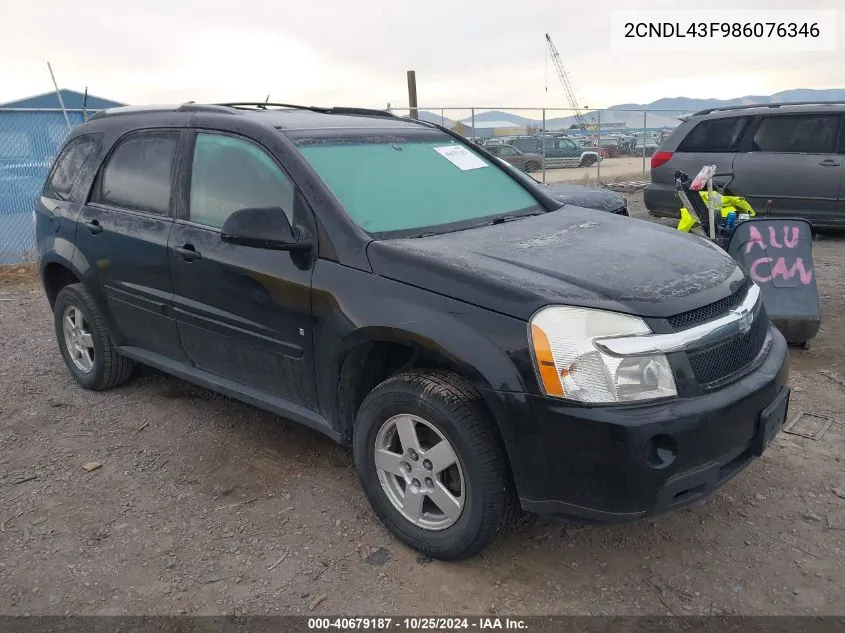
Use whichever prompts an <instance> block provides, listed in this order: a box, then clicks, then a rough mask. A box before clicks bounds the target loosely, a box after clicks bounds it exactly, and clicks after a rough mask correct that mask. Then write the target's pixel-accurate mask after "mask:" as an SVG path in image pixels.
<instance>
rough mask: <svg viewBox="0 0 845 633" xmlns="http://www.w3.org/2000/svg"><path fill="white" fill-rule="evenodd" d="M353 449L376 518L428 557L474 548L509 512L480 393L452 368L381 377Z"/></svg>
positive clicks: (501, 460)
mask: <svg viewBox="0 0 845 633" xmlns="http://www.w3.org/2000/svg"><path fill="white" fill-rule="evenodd" d="M353 452H354V456H355V466H356V468H357V471H358V476H359V478H360V480H361V484H362V485H363V487H364V492H365V493H366V495H367V498H368V499H369V501H370V504H371V505H372V507H373V510H374V511H375V513H376V514H377V515H378V517H379V519H381V521H382V522H383V523H384V524H385V526H387V528H388V529H389V530H390V531H391V532H392V533H393V534H394V535H395V536H396V537H397V538H399V539H400V540H401V541H403V542H404V543H406V544H407V545H409V546H411V547H413V548H414V549H417V550H419V551H420V552H422V553H424V554H426V555H428V556H431V557H433V558H439V559H443V560H460V559H464V558H468V557H470V556H473V555H475V554H477V553H478V552H480V551H481V550H483V549H484V548H486V547H487V546H489V545H490V544H491V543H492V542H493V541H494V540H495V538H496V537H497V536H498V535H499V534H500V533H501V532H502V531H504V530H505V529H506V528H507V527H508V526H509V525H510V523H511V521H512V520H513V515H514V512H515V508H516V498H515V494H514V492H513V487H512V485H511V481H510V476H509V472H508V468H507V464H506V459H505V455H504V450H503V448H502V445H501V441H500V440H499V437H498V435H497V431H496V429H495V427H494V426H493V422H492V421H491V420H490V419H489V415H488V414H487V411H486V409H485V407H484V404H483V400H482V398H481V395H480V394H479V393H478V391H477V390H475V389H474V388H473V387H471V386H470V385H469V384H468V383H466V382H465V381H464V380H463V379H462V378H460V377H459V376H457V375H456V374H453V373H450V372H444V371H434V372H425V371H410V372H407V373H404V374H400V375H398V376H394V377H393V378H389V379H388V380H386V381H384V382H383V383H381V384H380V385H379V386H378V387H376V388H375V389H374V390H373V391H372V392H371V393H370V394H369V395H368V396H367V398H366V399H365V400H364V403H363V404H362V405H361V409H360V410H359V412H358V415H357V418H356V421H355V429H354V435H353Z"/></svg>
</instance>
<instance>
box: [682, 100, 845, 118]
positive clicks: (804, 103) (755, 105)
mask: <svg viewBox="0 0 845 633" xmlns="http://www.w3.org/2000/svg"><path fill="white" fill-rule="evenodd" d="M809 105H820V106H825V105H845V101H785V102H783V103H750V104H746V105H735V106H716V107H715V108H705V109H704V110H699V111H698V112H693V114H692V115H691V116H701V115H704V114H710V113H711V112H723V111H729V110H753V109H754V108H758V109H760V108H782V107H784V106H809Z"/></svg>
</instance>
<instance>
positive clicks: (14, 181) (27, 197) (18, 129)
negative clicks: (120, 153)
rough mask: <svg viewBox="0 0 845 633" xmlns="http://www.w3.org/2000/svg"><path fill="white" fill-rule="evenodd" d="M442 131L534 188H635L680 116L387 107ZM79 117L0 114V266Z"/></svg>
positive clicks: (15, 247)
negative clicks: (517, 172)
mask: <svg viewBox="0 0 845 633" xmlns="http://www.w3.org/2000/svg"><path fill="white" fill-rule="evenodd" d="M390 110H391V112H393V113H394V114H396V115H398V116H409V115H413V116H416V117H418V118H420V119H423V120H426V121H430V122H433V123H437V124H439V125H443V126H444V127H447V128H449V129H451V130H454V131H456V132H458V133H459V134H461V135H463V136H465V137H467V138H468V139H470V140H472V141H474V142H476V143H479V144H482V145H484V146H485V148H486V149H488V150H489V151H490V152H491V153H493V154H494V155H496V156H499V157H500V158H501V159H502V160H504V161H507V162H508V163H510V164H512V165H513V166H514V167H516V168H518V169H521V170H523V171H525V172H528V173H530V174H531V175H533V176H534V177H535V178H536V179H537V180H540V181H542V182H548V183H554V182H575V183H586V184H591V183H592V184H599V183H601V184H604V185H610V184H611V183H615V184H617V185H620V186H625V187H633V188H638V187H642V186H644V185H645V183H646V182H647V181H648V179H649V168H650V165H651V160H650V157H651V155H652V154H653V153H654V152H655V151H656V150H657V148H658V147H659V146H660V143H661V142H662V141H663V139H664V138H665V137H666V135H667V134H669V133H670V132H671V130H672V129H673V128H674V127H676V126H677V125H679V124H680V122H681V117H683V116H684V115H685V114H688V113H684V112H676V111H664V110H647V111H645V110H636V109H626V108H613V109H607V110H573V109H562V108H504V107H440V106H437V107H419V108H417V110H416V112H414V113H412V112H411V111H410V110H408V109H407V108H404V109H402V108H390ZM85 114H86V113H85V112H83V111H79V110H70V111H68V112H67V117H68V119H67V120H66V119H65V115H64V114H63V112H62V111H61V110H33V109H3V108H0V264H8V263H16V262H20V261H25V260H26V259H29V258H32V257H33V256H34V247H35V239H34V234H33V223H32V218H33V210H34V208H35V202H36V198H37V196H38V193H39V192H40V191H41V188H42V185H43V183H44V179H45V178H46V176H47V172H48V171H49V169H50V165H51V163H52V161H53V160H54V158H55V155H56V152H57V151H58V150H59V148H60V147H61V144H62V142H63V141H64V139H65V138H66V137H67V134H68V132H69V126H73V125H78V124H79V123H82V122H83V120H84V119H85Z"/></svg>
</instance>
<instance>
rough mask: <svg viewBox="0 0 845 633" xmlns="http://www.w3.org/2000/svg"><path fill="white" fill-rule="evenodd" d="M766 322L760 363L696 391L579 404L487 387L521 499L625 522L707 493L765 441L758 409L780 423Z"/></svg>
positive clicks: (784, 364) (783, 389) (782, 389)
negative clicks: (649, 400)
mask: <svg viewBox="0 0 845 633" xmlns="http://www.w3.org/2000/svg"><path fill="white" fill-rule="evenodd" d="M771 330H772V338H773V344H772V347H771V348H770V351H769V353H768V356H767V357H766V359H765V360H764V361H763V363H762V364H760V366H759V367H757V369H755V370H754V371H753V372H751V373H749V374H747V375H745V376H743V377H742V378H741V379H739V380H737V381H736V382H734V383H731V384H728V385H726V386H724V387H722V388H720V389H718V390H716V391H713V392H710V393H707V394H706V395H701V396H697V397H691V398H676V399H673V400H668V401H664V402H661V403H656V404H647V405H614V406H583V405H581V406H579V405H575V404H572V403H568V402H564V401H561V400H557V399H554V398H547V397H542V396H534V395H528V394H517V393H505V392H496V391H488V392H487V393H486V394H485V396H486V399H487V401H488V403H490V404H491V407H492V408H493V409H494V411H493V412H494V415H495V416H496V417H497V419H498V420H499V423H500V427H501V428H502V429H503V436H504V437H505V443H506V445H507V449H508V456H509V458H510V462H511V468H512V471H513V475H514V479H515V482H516V486H517V490H518V493H519V496H520V502H521V504H522V507H523V508H524V509H525V510H528V511H529V512H535V513H538V514H544V515H553V516H556V517H558V518H562V519H567V520H574V521H577V522H589V523H595V522H600V523H604V522H624V521H630V520H635V519H638V518H641V517H644V516H650V515H655V514H659V513H661V512H665V511H668V510H673V509H676V508H679V507H681V506H684V505H687V504H689V503H692V502H694V501H696V500H699V499H702V498H704V497H706V496H707V495H709V494H710V493H712V492H713V491H714V490H715V489H716V488H718V487H719V486H720V485H722V484H723V483H724V482H726V481H727V480H728V479H730V478H731V477H732V476H734V475H735V474H736V473H738V472H739V471H740V470H742V469H743V468H744V467H745V466H747V465H748V464H749V463H750V462H751V461H752V460H753V459H754V458H755V457H757V456H758V455H759V453H761V452H762V450H763V449H764V448H765V443H763V442H761V439H760V438H761V418H766V419H768V418H770V417H772V415H770V413H771V412H769V411H767V412H766V415H761V414H762V413H763V412H764V410H766V409H767V408H768V409H773V408H777V411H775V412H774V414H775V415H776V416H777V417H778V420H777V421H776V425H775V427H774V432H777V430H779V428H780V427H779V425H780V424H782V422H783V418H784V416H785V407H786V406H787V405H788V398H789V387H788V386H787V381H788V377H789V366H788V357H787V346H786V341H785V340H784V338H783V336H782V335H781V334H780V332H778V331H777V330H776V329H775V328H771ZM773 403H774V404H773ZM778 403H779V404H780V406H779V407H775V404H778ZM502 416H506V417H502ZM769 430H772V429H771V428H770V429H769Z"/></svg>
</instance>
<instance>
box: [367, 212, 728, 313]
mask: <svg viewBox="0 0 845 633" xmlns="http://www.w3.org/2000/svg"><path fill="white" fill-rule="evenodd" d="M367 255H368V256H369V259H370V264H371V265H372V267H373V271H374V272H375V273H376V274H378V275H381V276H383V277H387V278H391V279H395V280H397V281H401V282H403V283H407V284H410V285H413V286H417V287H419V288H423V289H425V290H429V291H431V292H435V293H438V294H441V295H445V296H448V297H452V298H454V299H459V300H462V301H466V302H468V303H472V304H474V305H478V306H481V307H485V308H487V309H490V310H494V311H496V312H500V313H503V314H507V315H509V316H513V317H516V318H520V319H526V320H527V319H528V318H530V317H531V315H532V314H533V313H534V312H535V311H537V310H538V309H539V308H541V307H543V306H546V305H550V304H566V305H577V306H583V307H593V308H601V309H606V310H615V311H618V312H625V313H628V314H635V315H638V316H644V317H668V316H672V315H675V314H678V313H680V312H686V311H687V310H692V309H695V308H699V307H701V306H704V305H707V304H709V303H713V302H715V301H718V300H719V299H722V298H724V297H727V296H728V295H730V294H732V292H733V291H735V290H737V289H738V287H739V285H740V284H741V283H743V280H744V277H745V275H744V273H743V272H742V270H741V269H740V268H739V266H737V264H736V262H735V261H734V260H733V259H732V258H731V257H730V256H729V255H728V254H727V253H726V252H724V251H723V250H721V249H720V248H718V247H717V246H715V245H713V244H711V243H710V242H708V241H706V240H704V239H702V238H700V237H696V236H694V235H690V234H687V233H682V232H680V231H677V230H676V229H671V228H669V227H665V226H661V225H659V224H655V223H652V222H648V221H646V220H638V219H631V218H626V217H623V216H618V215H614V214H611V213H605V212H602V211H595V210H592V209H583V208H579V207H569V206H567V207H562V208H561V209H559V210H557V211H552V212H549V213H544V214H542V215H538V216H532V217H526V218H522V219H519V220H514V221H512V222H507V223H504V224H497V225H493V226H485V227H481V228H476V229H468V230H464V231H456V232H454V233H445V234H443V235H435V236H430V237H422V238H416V239H396V240H383V241H374V242H371V243H370V245H369V246H368V249H367Z"/></svg>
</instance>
